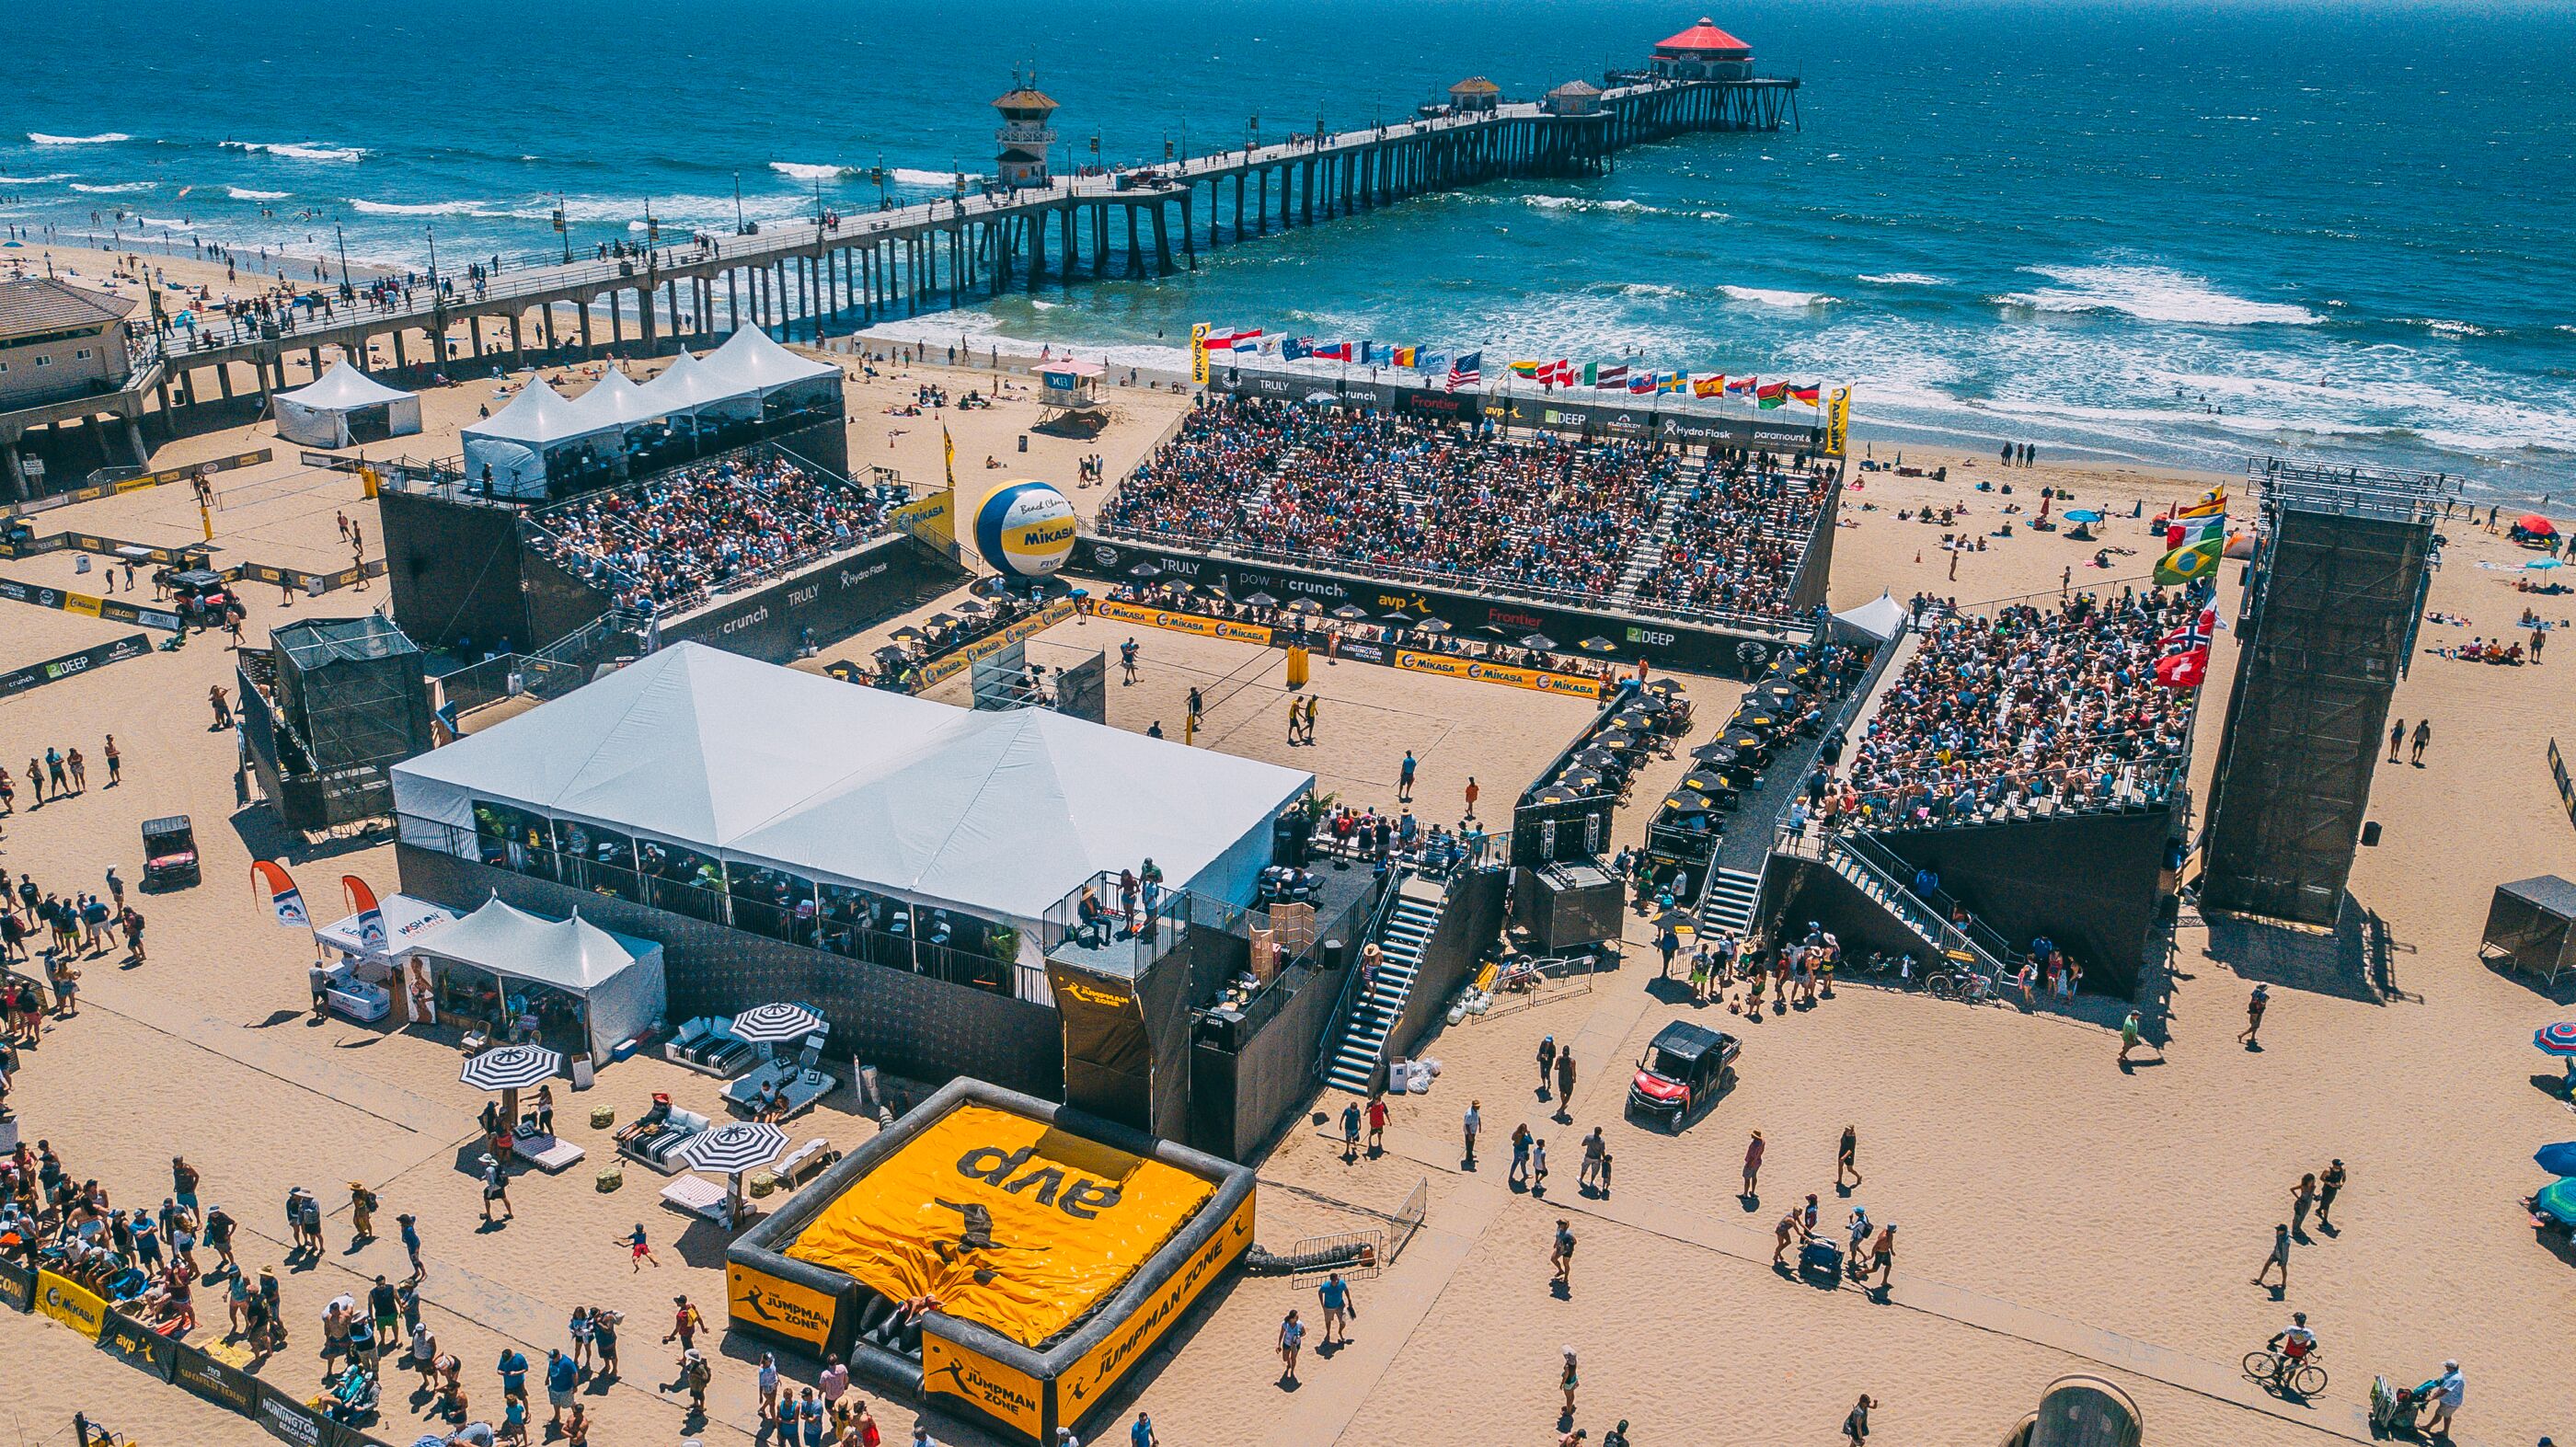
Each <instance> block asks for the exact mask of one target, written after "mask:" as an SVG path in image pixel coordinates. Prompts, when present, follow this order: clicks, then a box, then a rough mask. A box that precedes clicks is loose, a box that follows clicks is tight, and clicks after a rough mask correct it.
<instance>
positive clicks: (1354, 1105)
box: [1324, 1100, 1360, 1339]
mask: <svg viewBox="0 0 2576 1447" xmlns="http://www.w3.org/2000/svg"><path fill="white" fill-rule="evenodd" d="M1359 1158H1360V1103H1359V1102H1358V1101H1356V1100H1354V1101H1350V1102H1348V1103H1346V1104H1344V1105H1343V1106H1342V1161H1343V1163H1344V1164H1346V1165H1347V1164H1349V1163H1350V1162H1352V1161H1356V1160H1358V1159H1359ZM1324 1334H1325V1336H1326V1337H1327V1338H1328V1339H1329V1338H1330V1337H1331V1335H1332V1328H1331V1325H1330V1324H1329V1323H1327V1324H1326V1326H1325V1331H1324Z"/></svg>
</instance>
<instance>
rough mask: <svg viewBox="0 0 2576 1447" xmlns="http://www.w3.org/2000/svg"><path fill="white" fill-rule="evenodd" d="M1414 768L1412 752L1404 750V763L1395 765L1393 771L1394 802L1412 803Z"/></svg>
mask: <svg viewBox="0 0 2576 1447" xmlns="http://www.w3.org/2000/svg"><path fill="white" fill-rule="evenodd" d="M1414 768H1415V763H1414V758H1413V750H1411V749H1406V750H1405V751H1404V762H1403V763H1401V764H1399V765H1397V766H1396V771H1395V801H1396V802H1397V803H1399V804H1410V803H1412V802H1413V771H1414Z"/></svg>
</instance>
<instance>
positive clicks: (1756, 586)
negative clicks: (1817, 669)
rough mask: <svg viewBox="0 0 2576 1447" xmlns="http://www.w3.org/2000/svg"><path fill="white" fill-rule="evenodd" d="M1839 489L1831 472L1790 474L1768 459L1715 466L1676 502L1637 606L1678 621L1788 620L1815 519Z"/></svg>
mask: <svg viewBox="0 0 2576 1447" xmlns="http://www.w3.org/2000/svg"><path fill="white" fill-rule="evenodd" d="M1833 486H1834V478H1833V474H1832V472H1831V471H1830V470H1828V469H1827V468H1824V467H1813V468H1789V467H1783V466H1781V465H1780V464H1779V461H1778V459H1776V458H1772V457H1767V456H1755V457H1741V456H1739V457H1731V458H1728V459H1727V460H1726V461H1725V462H1723V463H1721V464H1717V465H1713V466H1711V467H1710V468H1709V470H1708V473H1707V475H1706V476H1704V477H1702V478H1701V479H1700V480H1699V481H1697V482H1695V483H1693V484H1691V487H1690V490H1689V491H1688V492H1686V493H1684V494H1683V495H1682V496H1681V497H1680V498H1678V499H1676V500H1675V503H1674V506H1673V520H1672V527H1671V529H1670V530H1669V531H1668V532H1667V533H1666V534H1665V535H1664V537H1663V539H1662V542H1663V552H1662V555H1661V556H1660V557H1659V558H1657V559H1656V561H1655V565H1654V567H1653V568H1652V569H1650V570H1649V571H1648V572H1647V573H1646V575H1645V576H1644V577H1643V578H1640V579H1639V580H1638V582H1637V600H1638V602H1640V603H1642V604H1644V605H1645V606H1647V607H1651V608H1667V609H1671V610H1673V611H1675V612H1679V613H1736V614H1747V615H1751V616H1753V617H1757V618H1783V619H1785V618H1787V617H1788V616H1789V613H1790V605H1789V590H1790V588H1791V586H1792V585H1793V584H1795V583H1796V582H1797V579H1798V564H1799V562H1800V560H1802V559H1803V558H1805V557H1806V553H1807V538H1808V536H1809V535H1810V534H1811V533H1812V532H1813V531H1814V529H1815V524H1816V512H1817V510H1818V509H1819V508H1821V507H1823V506H1824V504H1825V500H1826V499H1827V497H1828V496H1829V495H1830V494H1831V492H1832V489H1833Z"/></svg>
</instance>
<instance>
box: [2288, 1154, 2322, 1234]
mask: <svg viewBox="0 0 2576 1447" xmlns="http://www.w3.org/2000/svg"><path fill="white" fill-rule="evenodd" d="M2316 1200H2317V1173H2316V1172H2314V1171H2310V1172H2308V1173H2307V1174H2306V1175H2303V1176H2301V1177H2299V1183H2298V1184H2297V1185H2295V1186H2292V1187H2291V1188H2290V1235H2291V1236H2293V1237H2295V1238H2298V1239H2302V1240H2304V1239H2306V1237H2307V1234H2308V1210H2309V1208H2310V1207H2312V1206H2314V1205H2315V1204H2316Z"/></svg>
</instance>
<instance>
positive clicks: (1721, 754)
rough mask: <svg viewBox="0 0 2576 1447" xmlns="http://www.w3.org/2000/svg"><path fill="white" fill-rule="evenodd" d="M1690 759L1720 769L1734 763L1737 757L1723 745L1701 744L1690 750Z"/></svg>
mask: <svg viewBox="0 0 2576 1447" xmlns="http://www.w3.org/2000/svg"><path fill="white" fill-rule="evenodd" d="M1691 757H1692V758H1694V759H1697V760H1699V761H1700V762H1701V763H1703V764H1706V765H1708V766H1709V767H1711V768H1717V769H1722V768H1725V767H1726V766H1727V765H1729V764H1731V763H1734V762H1735V761H1736V759H1737V757H1738V755H1737V754H1736V752H1735V750H1733V749H1730V748H1728V747H1727V746H1726V745H1724V744H1702V745H1700V746H1699V747H1698V748H1695V749H1693V750H1691Z"/></svg>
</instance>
